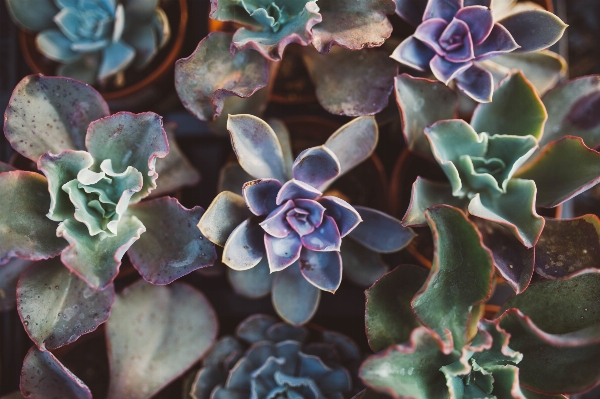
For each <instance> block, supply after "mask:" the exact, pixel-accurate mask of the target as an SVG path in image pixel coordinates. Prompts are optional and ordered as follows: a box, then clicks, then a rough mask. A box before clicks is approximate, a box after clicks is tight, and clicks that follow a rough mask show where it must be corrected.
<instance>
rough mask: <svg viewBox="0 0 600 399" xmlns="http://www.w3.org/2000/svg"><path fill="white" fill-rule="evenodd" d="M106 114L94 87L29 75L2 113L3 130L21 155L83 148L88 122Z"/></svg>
mask: <svg viewBox="0 0 600 399" xmlns="http://www.w3.org/2000/svg"><path fill="white" fill-rule="evenodd" d="M108 115H109V110H108V105H107V104H106V102H105V101H104V99H103V98H102V96H101V95H100V93H98V92H97V91H96V90H94V89H93V88H92V87H91V86H88V85H86V84H84V83H82V82H78V81H76V80H73V79H68V78H63V77H46V76H42V75H29V76H27V77H25V78H23V80H21V81H20V82H19V84H17V86H16V87H15V90H14V92H13V95H12V97H11V99H10V101H9V104H8V107H7V108H6V112H5V114H4V121H5V122H4V133H5V135H6V138H7V139H8V141H9V142H10V144H11V146H12V147H13V148H14V149H15V150H16V151H17V152H19V153H20V154H21V155H23V156H25V157H27V158H29V159H31V160H32V161H33V162H37V160H38V158H39V157H40V156H42V155H43V154H45V153H46V152H48V151H49V152H51V153H53V154H58V153H59V152H61V151H63V150H67V149H71V150H84V149H85V135H86V131H87V128H88V125H89V124H90V122H92V121H95V120H97V119H100V118H103V117H105V116H108Z"/></svg>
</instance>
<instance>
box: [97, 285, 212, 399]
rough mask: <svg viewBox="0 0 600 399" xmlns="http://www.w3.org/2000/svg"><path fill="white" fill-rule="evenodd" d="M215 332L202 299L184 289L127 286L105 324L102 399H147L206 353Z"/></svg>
mask: <svg viewBox="0 0 600 399" xmlns="http://www.w3.org/2000/svg"><path fill="white" fill-rule="evenodd" d="M217 328H218V327H217V320H216V315H215V312H214V310H213V309H212V307H211V306H210V304H209V303H208V301H207V300H206V298H205V297H204V296H203V295H202V294H201V293H200V292H199V291H197V290H196V289H194V288H192V287H190V286H188V285H185V284H181V283H173V284H172V285H170V286H168V287H161V286H153V285H151V284H148V283H146V282H145V281H142V280H140V281H138V282H136V283H134V284H133V285H131V286H129V287H127V288H126V289H125V290H124V291H123V292H121V293H120V294H119V295H117V299H116V300H115V304H114V306H113V309H112V312H111V315H110V318H109V320H108V322H107V323H106V335H107V343H108V344H107V346H108V348H109V353H108V358H109V364H110V386H109V389H108V395H107V398H109V399H117V398H131V399H147V398H150V397H151V396H153V395H154V394H155V393H157V392H158V391H159V390H160V389H161V388H162V387H164V386H165V385H167V384H168V383H170V382H171V381H173V380H174V379H175V378H177V377H178V376H179V375H181V374H183V373H184V372H185V371H186V370H187V369H188V368H189V367H191V366H192V365H193V364H194V363H196V362H197V361H198V360H199V359H200V358H201V357H202V356H203V355H204V354H206V352H207V351H208V350H209V349H210V347H211V346H212V345H213V343H214V342H215V340H216V336H217ZM157 364H160V367H157V366H156V365H157Z"/></svg>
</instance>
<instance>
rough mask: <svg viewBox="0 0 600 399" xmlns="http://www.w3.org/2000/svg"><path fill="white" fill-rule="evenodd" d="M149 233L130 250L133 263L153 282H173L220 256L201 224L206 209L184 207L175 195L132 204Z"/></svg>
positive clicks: (135, 213)
mask: <svg viewBox="0 0 600 399" xmlns="http://www.w3.org/2000/svg"><path fill="white" fill-rule="evenodd" d="M128 213H129V214H130V215H134V216H135V217H137V218H138V219H139V220H140V221H141V222H142V223H143V225H144V227H145V228H146V232H145V233H144V234H142V236H141V237H140V238H139V240H137V241H136V242H135V243H134V244H133V245H132V247H131V248H130V249H129V251H128V252H127V253H128V255H129V259H130V260H131V263H132V264H133V266H134V267H135V268H136V269H137V271H138V272H140V274H141V275H142V277H143V278H144V279H145V280H146V281H148V282H151V283H152V284H158V285H164V284H170V283H171V282H173V281H175V280H177V279H178V278H180V277H182V276H185V275H186V274H188V273H190V272H192V271H194V270H196V269H199V268H202V267H207V266H212V265H213V264H214V263H215V260H216V259H217V252H216V250H215V247H214V245H213V243H211V242H210V241H209V240H208V239H207V238H205V237H204V236H203V235H202V233H201V232H200V230H198V227H197V226H196V225H197V224H198V221H199V220H200V218H201V217H202V215H203V214H204V209H202V208H201V207H199V206H196V207H194V208H192V209H186V208H184V207H183V206H182V205H181V204H180V203H179V202H178V201H177V200H176V199H175V198H171V197H162V198H158V199H155V200H151V201H144V202H141V203H139V204H135V205H133V206H130V207H129V210H128Z"/></svg>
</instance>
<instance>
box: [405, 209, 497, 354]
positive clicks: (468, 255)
mask: <svg viewBox="0 0 600 399" xmlns="http://www.w3.org/2000/svg"><path fill="white" fill-rule="evenodd" d="M425 216H426V217H427V222H428V223H429V226H430V228H431V231H432V233H433V237H434V244H435V255H434V258H433V263H432V268H431V272H430V274H429V277H428V278H427V281H426V282H425V284H424V285H423V287H422V288H421V290H420V291H419V293H417V295H415V297H414V298H413V300H412V308H413V310H414V312H415V314H416V316H417V317H418V318H419V320H420V321H421V322H422V323H423V324H424V325H425V326H427V327H429V328H431V329H432V330H434V331H435V332H436V333H438V334H439V335H440V336H443V335H444V332H445V331H446V330H448V331H450V332H451V333H452V338H453V340H454V345H455V348H457V349H458V350H460V349H461V348H462V347H463V346H464V345H465V344H466V343H467V342H468V341H469V340H470V339H471V338H472V335H473V334H472V332H471V331H469V329H470V327H471V324H472V323H473V321H476V320H477V318H478V317H479V314H478V313H477V311H478V310H477V307H478V305H480V304H482V303H483V302H484V301H485V300H486V299H488V298H489V296H490V295H491V288H492V279H493V277H494V272H495V270H494V264H493V261H492V256H491V253H490V251H489V250H488V249H487V248H485V247H484V246H483V245H482V243H481V236H480V234H479V232H478V231H477V228H476V227H475V225H474V224H473V223H471V222H470V221H469V220H468V219H467V217H466V215H465V214H464V213H463V212H461V211H460V210H459V209H456V208H453V207H450V206H444V205H440V206H435V207H433V208H430V209H428V210H427V211H426V212H425Z"/></svg>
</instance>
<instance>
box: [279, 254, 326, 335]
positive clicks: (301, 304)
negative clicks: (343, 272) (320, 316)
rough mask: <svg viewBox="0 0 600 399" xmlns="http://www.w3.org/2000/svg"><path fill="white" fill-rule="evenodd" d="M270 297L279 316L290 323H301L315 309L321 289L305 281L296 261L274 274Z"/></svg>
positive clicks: (303, 322) (313, 312)
mask: <svg viewBox="0 0 600 399" xmlns="http://www.w3.org/2000/svg"><path fill="white" fill-rule="evenodd" d="M271 299H272V301H273V306H274V307H275V311H276V312H277V314H278V315H279V317H281V318H282V319H283V320H285V321H286V322H288V323H290V324H292V325H302V324H306V323H307V322H308V321H309V320H310V319H312V317H313V316H314V314H315V312H316V311H317V307H318V306H319V301H320V300H321V290H320V289H318V288H317V287H315V286H314V285H312V284H311V283H309V282H308V281H306V279H305V278H304V276H303V275H302V273H301V272H300V266H299V264H298V262H296V263H294V264H292V265H291V266H289V267H287V268H286V269H285V270H282V271H279V272H277V273H276V274H275V278H274V280H273V293H272V296H271Z"/></svg>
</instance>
